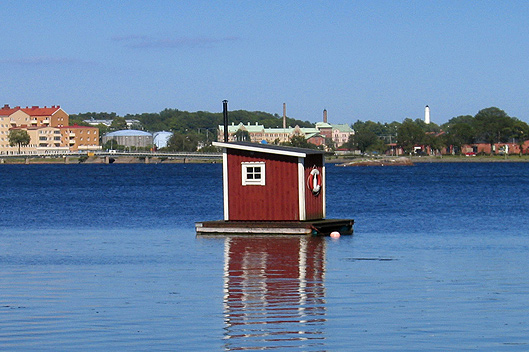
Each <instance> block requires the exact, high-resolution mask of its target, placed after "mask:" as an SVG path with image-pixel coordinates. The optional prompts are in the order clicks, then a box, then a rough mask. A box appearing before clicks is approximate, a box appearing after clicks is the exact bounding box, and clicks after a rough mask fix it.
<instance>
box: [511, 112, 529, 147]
mask: <svg viewBox="0 0 529 352" xmlns="http://www.w3.org/2000/svg"><path fill="white" fill-rule="evenodd" d="M513 119H514V120H515V121H514V126H513V128H512V131H513V133H512V137H513V138H515V139H516V144H517V145H518V147H519V148H520V156H522V154H523V147H524V144H525V141H527V140H528V139H529V125H527V123H525V122H523V121H520V120H518V119H516V118H513Z"/></svg>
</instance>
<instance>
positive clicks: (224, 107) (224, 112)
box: [222, 100, 228, 142]
mask: <svg viewBox="0 0 529 352" xmlns="http://www.w3.org/2000/svg"><path fill="white" fill-rule="evenodd" d="M222 115H223V116H224V142H228V101H227V100H223V101H222Z"/></svg>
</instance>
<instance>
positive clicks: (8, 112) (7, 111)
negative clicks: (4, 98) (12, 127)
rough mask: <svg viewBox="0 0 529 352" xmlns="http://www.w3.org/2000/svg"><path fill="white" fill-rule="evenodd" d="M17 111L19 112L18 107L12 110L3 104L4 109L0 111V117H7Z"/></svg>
mask: <svg viewBox="0 0 529 352" xmlns="http://www.w3.org/2000/svg"><path fill="white" fill-rule="evenodd" d="M18 110H20V106H15V107H14V108H12V107H10V106H9V105H8V104H5V105H4V107H3V108H1V109H0V116H9V115H11V114H12V113H14V112H17V111H18Z"/></svg>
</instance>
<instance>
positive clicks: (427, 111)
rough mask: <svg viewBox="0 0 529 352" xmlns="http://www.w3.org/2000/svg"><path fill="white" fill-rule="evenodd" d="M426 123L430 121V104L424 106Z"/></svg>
mask: <svg viewBox="0 0 529 352" xmlns="http://www.w3.org/2000/svg"><path fill="white" fill-rule="evenodd" d="M424 123H426V124H429V123H430V107H429V106H428V105H426V107H425V108H424Z"/></svg>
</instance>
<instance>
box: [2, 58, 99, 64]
mask: <svg viewBox="0 0 529 352" xmlns="http://www.w3.org/2000/svg"><path fill="white" fill-rule="evenodd" d="M0 63H1V64H10V65H20V66H53V65H87V64H93V63H92V62H89V61H85V60H80V59H75V58H68V57H41V56H36V57H19V58H9V59H2V60H0Z"/></svg>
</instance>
